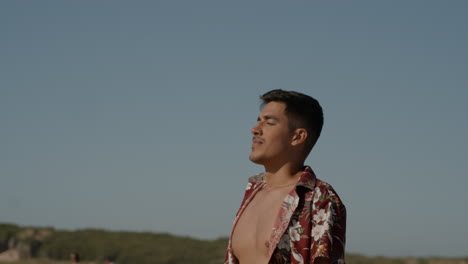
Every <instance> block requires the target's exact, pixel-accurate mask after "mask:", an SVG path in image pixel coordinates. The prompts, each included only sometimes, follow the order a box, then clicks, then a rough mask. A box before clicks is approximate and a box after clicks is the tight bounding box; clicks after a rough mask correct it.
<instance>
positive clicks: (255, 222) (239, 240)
mask: <svg viewBox="0 0 468 264" xmlns="http://www.w3.org/2000/svg"><path fill="white" fill-rule="evenodd" d="M290 189H291V188H283V189H275V190H260V191H259V192H258V193H257V195H256V196H255V197H254V199H253V200H252V201H251V202H250V203H249V204H248V205H247V207H246V208H245V210H244V212H243V213H242V215H241V216H240V218H239V220H238V222H237V224H236V226H235V229H234V232H233V235H232V248H233V252H234V255H235V256H236V257H237V258H238V259H239V261H240V263H257V264H258V263H268V261H269V259H268V252H269V248H270V247H272V246H275V245H270V244H269V239H270V236H271V233H272V229H273V225H274V223H275V220H276V217H277V215H278V211H279V209H280V207H281V204H282V202H283V200H284V198H285V196H286V195H287V194H288V193H289V191H290Z"/></svg>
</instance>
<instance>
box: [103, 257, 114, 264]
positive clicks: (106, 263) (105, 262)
mask: <svg viewBox="0 0 468 264" xmlns="http://www.w3.org/2000/svg"><path fill="white" fill-rule="evenodd" d="M104 264H114V262H113V261H112V259H111V258H106V260H105V261H104Z"/></svg>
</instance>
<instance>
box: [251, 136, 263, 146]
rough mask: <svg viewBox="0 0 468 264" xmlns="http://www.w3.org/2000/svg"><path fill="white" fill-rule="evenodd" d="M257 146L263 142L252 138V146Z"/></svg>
mask: <svg viewBox="0 0 468 264" xmlns="http://www.w3.org/2000/svg"><path fill="white" fill-rule="evenodd" d="M258 144H263V140H262V139H260V138H257V137H254V138H253V139H252V145H258Z"/></svg>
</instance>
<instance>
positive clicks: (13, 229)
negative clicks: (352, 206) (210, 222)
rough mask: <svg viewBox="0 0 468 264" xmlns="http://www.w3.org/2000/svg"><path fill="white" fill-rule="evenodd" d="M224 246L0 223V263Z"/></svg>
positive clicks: (431, 262)
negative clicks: (73, 254) (74, 254)
mask: <svg viewBox="0 0 468 264" xmlns="http://www.w3.org/2000/svg"><path fill="white" fill-rule="evenodd" d="M226 246H227V238H222V239H216V240H199V239H194V238H190V237H180V236H174V235H170V234H164V233H149V232H116V231H112V232H111V231H106V230H101V229H83V230H76V231H65V230H56V229H54V228H40V227H20V226H17V225H15V224H0V262H9V263H16V264H35V263H48V264H59V263H60V264H62V263H67V262H65V261H66V260H68V257H69V254H70V253H71V252H78V253H79V254H80V255H81V259H82V262H83V263H103V261H104V259H105V258H108V257H110V258H112V259H114V260H115V263H118V264H182V263H184V264H215V263H217V264H218V263H221V264H222V263H223V259H224V252H225V250H226ZM39 260H40V261H39ZM346 263H348V264H374V263H378V264H468V258H465V259H440V258H385V257H366V256H361V255H355V254H348V255H347V256H346Z"/></svg>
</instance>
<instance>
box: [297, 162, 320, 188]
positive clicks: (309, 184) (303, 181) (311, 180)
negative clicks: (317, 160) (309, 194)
mask: <svg viewBox="0 0 468 264" xmlns="http://www.w3.org/2000/svg"><path fill="white" fill-rule="evenodd" d="M316 179H317V177H316V176H315V173H314V171H313V170H312V168H311V167H309V166H305V167H304V171H303V172H302V174H301V176H299V180H298V181H297V184H296V187H297V186H303V187H306V188H308V189H310V190H313V189H314V188H315V181H316Z"/></svg>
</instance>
